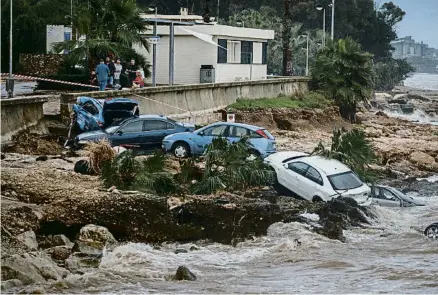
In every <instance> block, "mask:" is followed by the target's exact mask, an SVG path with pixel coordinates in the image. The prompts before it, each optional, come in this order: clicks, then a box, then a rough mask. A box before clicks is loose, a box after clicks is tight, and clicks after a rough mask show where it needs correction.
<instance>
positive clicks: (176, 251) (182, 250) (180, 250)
mask: <svg viewBox="0 0 438 295" xmlns="http://www.w3.org/2000/svg"><path fill="white" fill-rule="evenodd" d="M187 252H189V251H187V250H186V249H176V250H175V252H174V253H175V254H179V253H187Z"/></svg>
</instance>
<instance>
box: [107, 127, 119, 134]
mask: <svg viewBox="0 0 438 295" xmlns="http://www.w3.org/2000/svg"><path fill="white" fill-rule="evenodd" d="M119 127H120V126H111V127H108V128H106V129H105V133H114V132H116V130H117V128H119Z"/></svg>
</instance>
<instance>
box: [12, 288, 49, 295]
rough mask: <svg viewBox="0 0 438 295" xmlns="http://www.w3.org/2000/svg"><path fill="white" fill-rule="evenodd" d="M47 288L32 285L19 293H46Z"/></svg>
mask: <svg viewBox="0 0 438 295" xmlns="http://www.w3.org/2000/svg"><path fill="white" fill-rule="evenodd" d="M45 293H46V292H45V290H44V288H42V287H39V286H31V287H27V288H25V289H23V290H20V291H19V292H18V294H45Z"/></svg>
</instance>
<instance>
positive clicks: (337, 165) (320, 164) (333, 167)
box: [297, 156, 351, 175]
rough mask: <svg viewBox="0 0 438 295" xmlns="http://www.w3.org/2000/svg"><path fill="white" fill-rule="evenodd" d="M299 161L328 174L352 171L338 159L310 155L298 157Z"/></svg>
mask: <svg viewBox="0 0 438 295" xmlns="http://www.w3.org/2000/svg"><path fill="white" fill-rule="evenodd" d="M297 161H299V162H303V163H306V164H309V165H311V166H313V167H316V168H319V169H320V170H322V171H324V173H325V174H326V175H333V174H339V173H344V172H349V171H351V169H350V168H348V167H347V166H346V165H344V164H342V163H341V162H339V161H338V160H335V159H328V158H324V157H321V156H310V157H304V158H300V159H297Z"/></svg>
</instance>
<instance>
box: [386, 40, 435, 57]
mask: <svg viewBox="0 0 438 295" xmlns="http://www.w3.org/2000/svg"><path fill="white" fill-rule="evenodd" d="M391 46H392V47H394V49H395V50H394V52H393V54H392V56H393V57H394V58H407V57H411V56H418V57H423V56H426V51H427V48H428V45H427V44H424V43H423V42H421V43H418V42H415V40H414V39H412V37H411V36H407V37H404V38H400V39H397V40H395V41H393V42H391Z"/></svg>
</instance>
